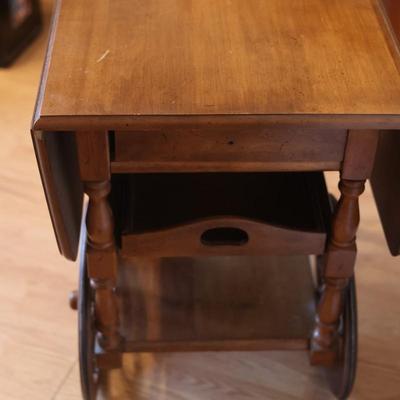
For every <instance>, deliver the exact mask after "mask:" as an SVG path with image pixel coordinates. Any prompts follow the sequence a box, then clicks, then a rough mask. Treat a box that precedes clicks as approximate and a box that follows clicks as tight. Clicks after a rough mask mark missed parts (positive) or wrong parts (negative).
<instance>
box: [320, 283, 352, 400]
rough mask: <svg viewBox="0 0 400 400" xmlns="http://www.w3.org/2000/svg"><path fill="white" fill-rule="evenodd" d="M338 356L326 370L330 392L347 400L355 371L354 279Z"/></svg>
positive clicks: (344, 315) (349, 287)
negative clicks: (333, 363) (334, 362)
mask: <svg viewBox="0 0 400 400" xmlns="http://www.w3.org/2000/svg"><path fill="white" fill-rule="evenodd" d="M339 334H340V338H339V354H338V360H337V362H336V364H335V365H334V366H332V367H327V368H326V375H327V378H328V381H329V384H330V386H331V390H332V392H333V393H334V394H335V395H336V397H337V398H338V399H341V400H342V399H347V398H348V396H349V395H350V393H351V390H352V388H353V384H354V380H355V376H356V369H357V298H356V285H355V279H354V278H352V279H351V280H350V283H349V286H348V288H347V293H346V298H345V305H344V312H343V317H342V321H341V326H340V330H339Z"/></svg>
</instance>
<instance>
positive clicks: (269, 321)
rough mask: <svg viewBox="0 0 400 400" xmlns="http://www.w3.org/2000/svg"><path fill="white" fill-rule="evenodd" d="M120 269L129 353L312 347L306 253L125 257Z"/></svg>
mask: <svg viewBox="0 0 400 400" xmlns="http://www.w3.org/2000/svg"><path fill="white" fill-rule="evenodd" d="M119 274H120V276H119V284H120V288H121V293H122V299H121V302H122V306H121V308H122V310H123V311H122V315H123V316H124V318H123V320H122V321H121V332H122V334H123V336H124V337H125V339H126V341H125V344H124V348H125V350H129V351H182V350H183V351H198V350H208V351H209V350H219V351H220V350H255V349H257V350H262V349H264V350H268V349H273V348H279V349H292V350H296V349H297V350H306V349H307V347H308V340H309V337H310V333H311V330H312V326H313V316H314V312H315V311H314V290H315V289H314V285H313V282H312V279H311V269H310V265H309V261H308V259H307V257H304V256H291V257H201V258H164V259H162V260H161V262H160V263H159V262H158V261H157V259H153V260H148V259H143V258H140V257H139V258H135V257H123V259H122V260H121V264H120V270H119ZM287 276H290V279H287V278H286V277H287ZM283 293H285V301H281V299H282V295H283ZM260 315H263V316H265V318H264V317H263V318H260Z"/></svg>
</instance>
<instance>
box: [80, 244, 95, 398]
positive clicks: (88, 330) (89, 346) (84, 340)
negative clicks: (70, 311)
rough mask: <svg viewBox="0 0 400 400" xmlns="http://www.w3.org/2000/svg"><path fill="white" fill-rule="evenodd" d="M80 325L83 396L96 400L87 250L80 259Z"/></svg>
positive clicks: (92, 319) (93, 339) (93, 336)
mask: <svg viewBox="0 0 400 400" xmlns="http://www.w3.org/2000/svg"><path fill="white" fill-rule="evenodd" d="M83 250H84V249H83ZM78 327H79V366H80V376H81V389H82V396H83V398H84V399H85V400H95V399H96V393H97V381H98V371H97V368H96V364H95V361H96V360H95V342H96V341H95V335H96V331H95V327H94V293H93V289H92V288H91V286H90V281H89V278H88V275H87V267H86V252H85V251H82V252H81V259H80V274H79V298H78Z"/></svg>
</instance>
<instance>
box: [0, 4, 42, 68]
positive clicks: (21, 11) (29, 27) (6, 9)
mask: <svg viewBox="0 0 400 400" xmlns="http://www.w3.org/2000/svg"><path fill="white" fill-rule="evenodd" d="M40 28H41V15H40V6H39V0H3V1H1V2H0V67H6V66H8V65H9V64H11V62H12V61H13V60H14V59H15V58H16V57H17V56H18V55H19V54H20V53H21V51H22V50H23V49H24V48H25V47H26V46H27V45H29V43H30V42H31V41H32V40H33V39H34V38H35V36H36V35H37V34H38V33H39V31H40Z"/></svg>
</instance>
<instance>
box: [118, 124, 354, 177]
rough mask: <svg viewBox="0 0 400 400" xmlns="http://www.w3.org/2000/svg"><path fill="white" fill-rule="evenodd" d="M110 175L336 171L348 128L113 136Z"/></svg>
mask: <svg viewBox="0 0 400 400" xmlns="http://www.w3.org/2000/svg"><path fill="white" fill-rule="evenodd" d="M114 137H115V156H114V159H113V161H112V165H111V169H112V171H113V172H116V173H118V172H159V171H163V172H166V171H170V172H172V171H173V172H175V171H176V172H183V171H196V172H199V171H207V170H208V171H210V170H213V171H241V172H244V171H268V170H271V171H280V170H289V171H294V170H296V168H298V169H299V170H302V171H305V170H338V169H339V168H340V164H341V161H342V160H343V156H344V148H345V145H346V139H347V131H346V130H343V129H342V130H339V129H336V130H329V131H322V130H321V129H304V128H302V127H301V128H299V127H297V128H286V129H282V128H281V129H276V128H275V129H274V128H264V129H262V128H260V127H259V126H255V127H254V126H253V127H247V128H243V127H241V128H240V129H238V128H229V129H217V128H215V127H214V128H211V129H210V128H207V127H202V128H198V127H197V128H189V129H188V128H184V127H183V128H181V130H177V131H176V132H171V131H170V130H169V129H166V130H163V131H154V132H151V134H149V132H146V131H138V132H119V131H117V132H115V136H114Z"/></svg>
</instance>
